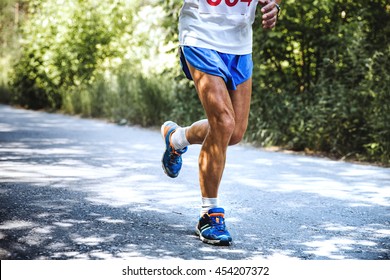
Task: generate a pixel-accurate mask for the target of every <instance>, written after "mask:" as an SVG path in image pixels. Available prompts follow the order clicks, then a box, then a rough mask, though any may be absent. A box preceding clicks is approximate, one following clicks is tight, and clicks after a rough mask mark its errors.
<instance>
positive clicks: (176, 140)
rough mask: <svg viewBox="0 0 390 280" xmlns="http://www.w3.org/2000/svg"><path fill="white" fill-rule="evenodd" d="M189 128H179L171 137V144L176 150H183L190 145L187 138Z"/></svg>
mask: <svg viewBox="0 0 390 280" xmlns="http://www.w3.org/2000/svg"><path fill="white" fill-rule="evenodd" d="M186 130H187V127H179V128H177V129H176V131H175V132H174V133H172V136H171V144H172V146H173V147H174V148H175V150H182V149H184V148H185V147H187V146H189V145H190V142H188V140H187V137H186Z"/></svg>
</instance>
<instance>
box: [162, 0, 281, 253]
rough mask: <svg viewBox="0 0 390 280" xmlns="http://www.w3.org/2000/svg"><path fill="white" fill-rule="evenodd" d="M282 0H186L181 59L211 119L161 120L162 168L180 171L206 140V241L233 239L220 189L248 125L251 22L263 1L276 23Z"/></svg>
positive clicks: (173, 173) (265, 16)
mask: <svg viewBox="0 0 390 280" xmlns="http://www.w3.org/2000/svg"><path fill="white" fill-rule="evenodd" d="M280 2H281V0H276V1H274V0H184V4H183V6H182V9H181V12H180V16H179V40H180V53H181V57H180V59H181V64H182V68H183V71H184V73H185V74H186V76H187V78H189V79H191V80H193V81H194V84H195V87H196V90H197V93H198V96H199V99H200V102H201V104H202V106H203V108H204V110H205V113H206V116H207V119H204V120H199V121H197V122H195V123H193V124H192V125H191V126H189V127H180V126H178V125H177V124H176V123H174V122H172V121H167V122H165V123H164V124H163V125H162V126H161V134H162V136H163V139H164V141H165V145H166V150H165V152H164V155H163V158H162V165H163V170H164V171H165V173H166V174H167V175H168V176H169V177H172V178H175V177H177V176H178V175H179V172H180V169H181V167H182V154H184V153H185V152H186V151H187V149H188V146H189V145H194V144H200V145H202V147H201V151H200V154H199V183H200V190H201V195H202V206H201V212H200V218H199V221H198V224H197V226H196V233H197V234H198V235H199V238H200V239H201V240H202V241H203V242H205V243H210V244H214V245H230V244H231V242H232V237H231V236H230V233H229V232H228V230H227V228H226V225H225V211H224V209H223V208H222V207H220V205H219V204H218V189H219V185H220V182H221V179H222V174H223V171H224V168H225V161H226V151H227V147H228V146H229V145H235V144H237V143H239V142H240V141H241V139H242V138H243V136H244V133H245V131H246V128H247V125H248V117H249V107H250V100H251V94H252V69H253V62H252V55H251V54H252V24H253V22H254V20H255V14H256V7H257V5H258V4H259V5H260V6H261V13H262V16H261V17H262V26H263V28H265V29H269V28H273V27H274V26H275V24H276V21H277V17H278V13H279V11H280V7H279V3H280Z"/></svg>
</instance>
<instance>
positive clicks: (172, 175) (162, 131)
mask: <svg viewBox="0 0 390 280" xmlns="http://www.w3.org/2000/svg"><path fill="white" fill-rule="evenodd" d="M169 123H173V124H174V125H175V126H176V127H174V129H176V128H177V127H178V125H177V124H176V123H174V122H172V121H166V122H165V123H164V124H163V125H162V126H161V137H162V139H163V140H164V143H165V150H166V149H167V147H166V146H167V144H166V139H165V138H166V136H165V129H166V127H167V125H168V124H169ZM170 129H171V128H169V129H168V131H169V130H170ZM168 131H167V132H168ZM172 132H173V131H172ZM171 134H172V133H171ZM164 154H165V152H164ZM164 154H163V156H162V158H161V166H162V169H163V171H164V173H165V174H166V175H167V176H168V177H170V178H176V177H177V176H179V174H176V175H174V174H172V173H170V172H169V171H168V170H167V169H166V168H165V166H164Z"/></svg>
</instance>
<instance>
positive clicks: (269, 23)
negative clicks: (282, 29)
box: [261, 1, 278, 29]
mask: <svg viewBox="0 0 390 280" xmlns="http://www.w3.org/2000/svg"><path fill="white" fill-rule="evenodd" d="M261 12H262V13H263V16H262V20H263V21H262V25H263V28H266V29H269V28H273V27H275V25H276V20H277V15H278V9H277V8H276V5H275V2H274V1H271V2H269V3H268V4H266V5H265V6H264V7H262V8H261Z"/></svg>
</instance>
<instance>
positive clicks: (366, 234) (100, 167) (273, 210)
mask: <svg viewBox="0 0 390 280" xmlns="http://www.w3.org/2000/svg"><path fill="white" fill-rule="evenodd" d="M199 148H200V147H199V146H191V147H190V149H189V151H188V152H187V153H186V154H185V155H184V158H183V160H184V165H183V169H182V172H181V174H180V176H179V177H178V178H176V179H170V178H168V177H167V176H166V175H165V174H164V173H163V171H162V169H161V163H160V160H161V156H162V152H163V150H164V144H163V141H162V139H161V136H160V134H159V131H158V129H154V130H153V129H142V128H138V127H130V126H117V125H115V124H109V123H106V122H104V121H100V120H86V119H80V118H77V117H70V116H63V115H58V114H49V113H44V112H34V111H26V110H21V109H13V108H11V107H8V106H2V105H0V259H130V258H133V257H137V258H146V259H170V258H179V259H186V260H188V259H196V260H199V259H241V260H243V259H251V260H253V259H268V260H275V259H300V260H302V259H315V260H326V259H360V260H379V259H386V260H389V259H390V169H386V168H380V167H375V166H370V165H359V164H351V163H346V162H340V161H332V160H328V159H321V158H315V157H306V156H301V155H292V154H286V153H277V152H268V151H264V150H261V149H255V148H252V147H249V146H245V145H238V146H235V147H231V148H230V149H229V152H228V163H227V166H226V170H225V174H224V179H223V183H222V185H221V188H220V190H221V191H220V202H221V205H222V206H223V207H224V208H225V210H226V217H227V225H228V227H229V229H230V232H231V234H232V236H233V239H234V244H233V245H232V246H230V247H213V246H211V245H207V244H203V243H202V242H200V241H199V240H198V239H197V237H196V236H195V235H194V227H195V224H196V220H197V217H198V213H199V204H200V194H199V187H198V179H197V155H198V152H199Z"/></svg>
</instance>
